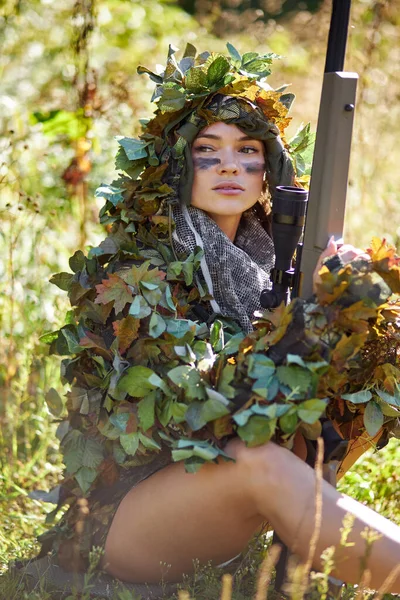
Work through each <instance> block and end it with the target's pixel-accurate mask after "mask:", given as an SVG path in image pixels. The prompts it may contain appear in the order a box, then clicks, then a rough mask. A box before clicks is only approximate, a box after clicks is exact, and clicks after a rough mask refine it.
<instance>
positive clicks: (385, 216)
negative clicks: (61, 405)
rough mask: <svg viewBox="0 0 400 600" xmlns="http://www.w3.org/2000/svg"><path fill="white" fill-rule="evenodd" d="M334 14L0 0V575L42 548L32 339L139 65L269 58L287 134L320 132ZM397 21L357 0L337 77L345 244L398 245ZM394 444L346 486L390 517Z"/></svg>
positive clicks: (390, 5) (250, 6) (159, 1)
mask: <svg viewBox="0 0 400 600" xmlns="http://www.w3.org/2000/svg"><path fill="white" fill-rule="evenodd" d="M330 9H331V2H330V1H328V0H305V1H303V2H295V1H294V0H244V1H239V0H223V1H222V2H219V1H216V0H146V2H143V1H139V0H57V1H55V0H29V1H28V0H1V2H0V43H1V54H0V155H1V156H0V339H1V345H0V395H1V398H0V489H1V499H0V521H1V525H2V527H1V528H0V570H1V569H4V568H5V565H6V563H7V561H8V560H10V559H11V558H15V557H20V556H27V555H32V554H33V553H34V552H35V550H36V549H37V545H36V543H35V541H34V535H36V534H37V533H39V532H40V531H41V530H42V529H43V527H44V519H45V514H44V511H43V506H42V505H41V504H40V503H39V502H37V501H35V500H30V499H29V498H28V497H27V494H28V492H29V491H30V490H31V489H32V488H46V489H49V488H50V487H51V486H52V485H53V483H54V482H55V481H56V480H57V476H58V473H59V471H60V462H59V454H58V451H57V439H56V437H55V425H54V423H53V419H52V417H51V415H50V414H49V411H48V409H47V405H46V403H45V396H46V393H47V391H48V390H49V389H50V388H51V387H54V388H56V389H57V390H58V392H59V393H60V394H63V393H65V390H63V389H62V386H61V384H60V382H59V377H58V370H59V364H58V362H57V359H56V358H54V357H49V356H47V346H45V345H44V344H43V343H42V342H41V341H40V336H41V335H43V334H44V333H46V332H48V331H52V330H55V329H57V328H58V327H59V326H60V325H61V323H62V322H63V320H64V318H65V313H66V311H67V310H68V306H67V300H66V298H65V297H64V296H65V294H64V293H63V292H62V291H61V290H59V289H58V288H56V287H55V286H52V285H50V284H49V282H48V280H49V278H50V277H51V275H52V274H53V273H55V272H58V271H63V270H68V258H69V256H70V255H71V254H72V253H73V252H74V251H75V250H76V249H78V248H82V249H84V248H85V247H86V246H87V245H89V244H95V243H97V242H98V241H99V238H101V237H102V236H103V235H104V232H102V230H101V228H100V226H99V225H98V224H97V213H98V209H99V208H100V206H99V205H98V204H97V201H96V200H95V198H94V194H93V192H94V189H95V188H96V187H97V186H98V185H99V184H100V183H101V182H102V181H111V180H112V178H113V176H114V166H113V157H114V154H115V152H116V148H117V143H116V141H115V140H114V136H116V135H125V136H133V135H136V134H137V133H138V119H139V118H141V117H145V116H146V115H148V113H149V111H150V106H149V99H150V96H151V91H152V86H153V84H151V82H149V81H148V80H147V78H143V77H140V76H138V75H137V74H136V67H137V65H138V64H144V65H146V66H149V67H152V66H154V65H155V64H156V63H162V64H163V63H164V62H165V57H166V53H167V49H168V44H169V43H173V44H175V45H176V46H178V47H180V48H181V49H183V48H184V46H185V44H186V42H191V43H192V44H194V45H195V46H197V48H198V49H199V50H206V49H207V50H214V51H223V50H224V49H225V44H226V41H230V42H232V43H233V44H234V45H235V46H236V47H237V48H238V49H239V50H240V51H242V52H245V51H251V50H257V51H258V52H267V51H272V52H276V53H278V54H280V55H282V56H283V58H282V60H280V61H279V62H278V63H276V65H275V68H274V72H273V74H272V76H271V77H270V79H269V81H270V83H271V84H272V85H275V86H278V85H280V84H282V83H288V82H291V83H292V84H293V85H292V90H293V91H294V92H295V93H296V95H297V100H296V103H295V105H294V107H293V110H292V115H293V122H292V125H291V128H290V131H289V133H292V134H294V133H295V131H296V129H297V128H298V126H299V125H300V124H301V123H302V122H304V123H305V122H307V121H311V123H312V125H313V127H314V128H315V126H316V120H317V115H318V106H319V96H320V90H321V84H322V74H323V67H324V59H325V50H326V40H327V32H328V26H329V18H330ZM399 26H400V0H391V1H390V2H389V1H374V0H354V1H353V8H352V18H351V29H350V36H349V42H348V52H347V65H346V67H347V70H352V71H356V72H358V73H359V76H360V82H359V89H358V107H357V114H356V121H355V133H354V139H353V153H352V161H351V172H350V185H349V196H348V208H347V214H346V240H347V241H348V242H350V243H354V244H357V245H360V246H366V245H368V243H369V241H370V239H371V237H372V236H373V235H380V236H382V237H386V238H387V239H388V240H389V241H391V242H392V243H395V244H396V245H397V246H399V239H400V219H399V214H400V210H399V200H398V190H399V189H400V169H399V167H398V165H399V162H400V149H399V146H398V145H397V130H398V128H399V125H398V123H400V38H399V35H398V31H399ZM393 444H394V443H393ZM393 444H391V445H389V448H388V449H386V450H384V451H383V452H382V453H381V454H380V457H379V460H378V461H376V459H375V457H372V458H371V457H369V458H367V459H364V460H363V462H362V464H361V467H360V469H359V471H358V472H357V474H354V473H353V474H351V475H349V476H348V477H347V478H346V479H345V482H344V484H343V486H344V488H343V489H346V491H347V492H348V493H351V494H352V495H353V496H355V497H358V498H359V499H360V500H362V501H365V502H367V503H369V504H370V505H372V506H375V507H376V508H379V509H380V510H381V511H383V513H384V514H387V515H388V516H391V517H392V518H394V519H395V520H397V521H398V522H400V519H399V509H398V508H397V509H396V498H397V507H398V500H399V499H400V497H399V496H400V490H399V488H400V479H399V475H398V473H399V472H400V469H399V467H400V458H399V453H397V452H396V448H397V449H398V445H397V446H394V445H393ZM385 452H386V454H385ZM381 467H382V468H381ZM383 467H384V468H383ZM360 478H361V482H360ZM49 510H50V509H49ZM396 510H397V512H396Z"/></svg>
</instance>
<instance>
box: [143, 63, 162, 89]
mask: <svg viewBox="0 0 400 600" xmlns="http://www.w3.org/2000/svg"><path fill="white" fill-rule="evenodd" d="M136 72H137V73H138V75H143V74H146V75H148V76H149V77H150V79H151V80H152V81H154V82H155V83H157V84H160V83H162V82H163V78H162V77H161V75H157V73H154V72H153V71H150V70H149V69H147V67H142V66H141V65H139V66H138V68H137V69H136Z"/></svg>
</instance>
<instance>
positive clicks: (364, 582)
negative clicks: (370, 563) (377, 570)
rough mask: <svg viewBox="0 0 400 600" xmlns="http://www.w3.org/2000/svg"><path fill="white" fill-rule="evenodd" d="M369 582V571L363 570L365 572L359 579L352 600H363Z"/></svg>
mask: <svg viewBox="0 0 400 600" xmlns="http://www.w3.org/2000/svg"><path fill="white" fill-rule="evenodd" d="M370 582H371V571H370V570H369V569H365V571H364V573H363V575H362V577H361V581H360V585H359V586H358V589H357V592H356V595H355V596H354V600H364V598H365V595H364V592H365V590H366V588H368V586H369V584H370Z"/></svg>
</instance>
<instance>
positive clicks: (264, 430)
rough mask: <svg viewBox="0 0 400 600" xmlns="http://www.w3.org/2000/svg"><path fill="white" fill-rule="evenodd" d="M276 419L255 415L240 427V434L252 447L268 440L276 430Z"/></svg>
mask: <svg viewBox="0 0 400 600" xmlns="http://www.w3.org/2000/svg"><path fill="white" fill-rule="evenodd" d="M275 426H276V419H272V420H271V419H267V418H265V417H262V416H259V415H254V416H252V417H250V419H249V420H248V421H247V423H246V425H243V426H241V427H238V429H237V433H238V436H239V437H240V438H241V439H242V440H243V441H245V442H246V444H247V445H248V446H249V447H250V448H251V447H253V446H259V445H260V444H265V443H266V442H268V441H269V440H270V439H271V437H272V436H273V434H274V432H275Z"/></svg>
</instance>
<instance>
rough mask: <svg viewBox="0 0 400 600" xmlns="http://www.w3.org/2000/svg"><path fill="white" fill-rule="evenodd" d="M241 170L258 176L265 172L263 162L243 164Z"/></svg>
mask: <svg viewBox="0 0 400 600" xmlns="http://www.w3.org/2000/svg"><path fill="white" fill-rule="evenodd" d="M243 168H244V170H245V171H246V173H250V174H251V175H252V174H258V173H263V172H264V171H265V163H263V162H248V163H243Z"/></svg>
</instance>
